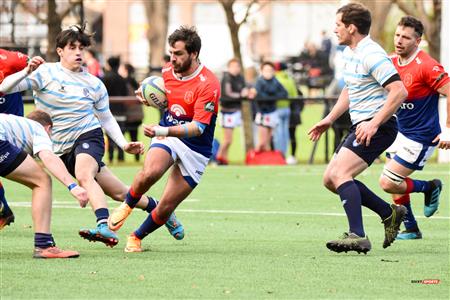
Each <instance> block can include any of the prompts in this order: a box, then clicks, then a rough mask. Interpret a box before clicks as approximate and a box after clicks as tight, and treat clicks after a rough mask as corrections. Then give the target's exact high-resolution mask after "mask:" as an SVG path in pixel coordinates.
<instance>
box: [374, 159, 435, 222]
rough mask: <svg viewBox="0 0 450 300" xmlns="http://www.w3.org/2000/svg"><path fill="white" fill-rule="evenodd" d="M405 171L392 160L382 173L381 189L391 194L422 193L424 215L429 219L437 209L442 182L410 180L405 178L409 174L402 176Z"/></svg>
mask: <svg viewBox="0 0 450 300" xmlns="http://www.w3.org/2000/svg"><path fill="white" fill-rule="evenodd" d="M405 169H407V168H405V167H404V166H402V165H401V164H399V163H398V162H397V161H395V160H394V159H392V160H391V161H390V162H389V164H387V165H386V167H385V169H384V171H383V175H384V176H382V178H381V180H380V185H381V187H382V188H383V190H385V191H386V192H388V193H391V194H410V193H423V194H424V204H425V206H424V215H425V216H426V217H431V216H432V215H433V214H434V213H435V212H436V211H437V209H438V207H439V196H440V194H441V191H442V182H441V181H440V180H439V179H433V180H430V181H424V180H418V179H411V178H409V177H407V176H408V175H409V174H408V175H406V176H404V175H402V172H403V173H405V174H406V172H405V171H404V170H405ZM388 178H389V179H391V180H389V179H388ZM392 180H394V181H396V183H397V184H396V183H393V182H392Z"/></svg>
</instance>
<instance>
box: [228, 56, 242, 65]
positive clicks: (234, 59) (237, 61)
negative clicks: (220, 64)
mask: <svg viewBox="0 0 450 300" xmlns="http://www.w3.org/2000/svg"><path fill="white" fill-rule="evenodd" d="M232 63H238V64H241V60H240V59H239V58H237V57H233V58H232V59H230V60H229V61H228V63H227V66H230V64H232Z"/></svg>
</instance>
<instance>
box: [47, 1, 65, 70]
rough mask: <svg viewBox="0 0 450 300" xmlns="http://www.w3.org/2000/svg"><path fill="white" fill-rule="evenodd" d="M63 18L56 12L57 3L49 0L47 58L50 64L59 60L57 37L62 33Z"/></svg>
mask: <svg viewBox="0 0 450 300" xmlns="http://www.w3.org/2000/svg"><path fill="white" fill-rule="evenodd" d="M61 23H62V20H61V17H60V15H59V14H58V13H57V12H56V1H55V0H48V2H47V29H48V30H47V45H48V46H47V57H46V60H47V61H49V62H56V61H58V60H59V57H58V54H57V53H56V36H57V35H58V34H59V33H60V32H61Z"/></svg>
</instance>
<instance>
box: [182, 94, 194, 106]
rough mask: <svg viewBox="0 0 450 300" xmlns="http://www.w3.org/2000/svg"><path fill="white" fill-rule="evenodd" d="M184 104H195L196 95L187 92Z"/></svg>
mask: <svg viewBox="0 0 450 300" xmlns="http://www.w3.org/2000/svg"><path fill="white" fill-rule="evenodd" d="M184 102H186V103H187V104H191V103H192V102H194V93H193V92H192V91H187V92H186V93H184Z"/></svg>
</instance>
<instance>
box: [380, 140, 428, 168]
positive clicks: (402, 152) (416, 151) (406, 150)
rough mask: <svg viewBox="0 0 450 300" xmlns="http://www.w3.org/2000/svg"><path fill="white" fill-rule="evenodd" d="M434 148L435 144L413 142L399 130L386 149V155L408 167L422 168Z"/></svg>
mask: <svg viewBox="0 0 450 300" xmlns="http://www.w3.org/2000/svg"><path fill="white" fill-rule="evenodd" d="M434 149H436V146H428V145H424V144H421V143H418V142H415V141H413V140H411V139H409V138H407V137H406V136H404V135H403V134H401V133H400V132H399V133H398V134H397V138H396V139H395V141H394V143H393V144H392V145H391V146H390V147H389V148H387V149H386V156H387V157H388V158H393V159H394V160H395V161H396V162H398V163H399V164H401V165H402V166H404V167H407V168H408V169H411V170H422V169H423V167H424V165H425V163H426V161H427V160H428V159H429V158H430V157H431V155H433V152H434Z"/></svg>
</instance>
